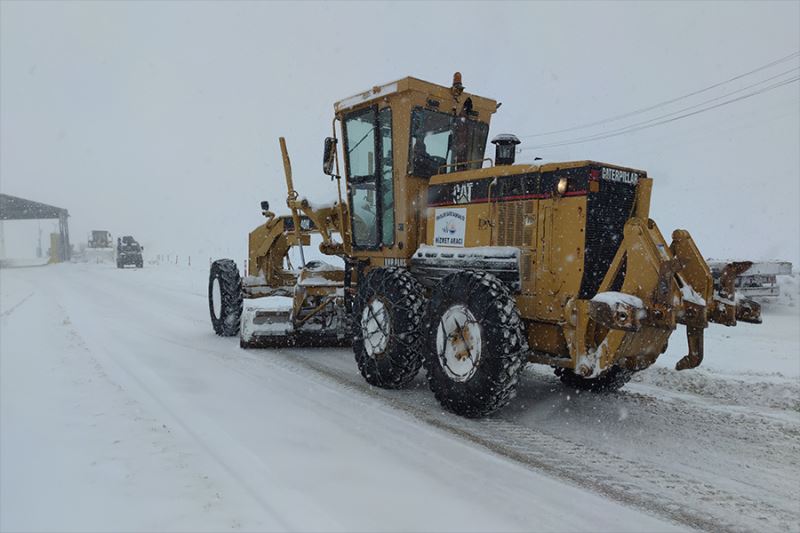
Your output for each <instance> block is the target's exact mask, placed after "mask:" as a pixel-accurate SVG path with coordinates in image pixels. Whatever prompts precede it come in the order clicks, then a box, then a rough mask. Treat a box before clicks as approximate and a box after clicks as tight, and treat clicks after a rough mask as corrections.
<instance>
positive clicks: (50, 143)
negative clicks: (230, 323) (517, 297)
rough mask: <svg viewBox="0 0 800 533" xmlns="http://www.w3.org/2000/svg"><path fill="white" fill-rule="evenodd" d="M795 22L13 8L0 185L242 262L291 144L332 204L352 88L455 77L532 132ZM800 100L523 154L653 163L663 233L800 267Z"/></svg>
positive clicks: (5, 22)
mask: <svg viewBox="0 0 800 533" xmlns="http://www.w3.org/2000/svg"><path fill="white" fill-rule="evenodd" d="M798 20H800V3H797V2H778V3H766V2H759V3H755V2H753V3H722V2H711V3H677V2H668V3H663V4H660V3H652V2H647V3H631V2H624V3H599V2H593V3H565V4H557V5H556V4H546V3H530V4H522V3H510V4H501V3H498V2H493V3H474V2H473V3H464V4H457V3H452V2H448V3H442V4H423V3H404V4H391V3H379V4H366V3H320V4H311V3H305V2H304V3H298V4H295V5H289V4H279V3H245V2H231V3H221V2H220V3H190V2H179V3H167V2H147V3H140V4H134V3H124V2H108V3H96V2H93V3H78V2H70V3H66V2H56V3H47V2H36V3H28V4H23V3H17V2H3V3H2V4H0V35H1V37H0V190H2V192H4V193H7V194H12V195H16V196H22V197H25V198H29V199H33V200H37V201H42V202H46V203H50V204H54V205H57V206H60V207H65V208H67V209H69V212H70V214H71V219H70V229H71V234H72V240H73V243H78V242H80V241H84V240H85V239H86V237H87V234H88V232H89V231H90V230H91V229H107V230H110V231H111V232H112V233H113V234H114V235H115V236H117V235H123V234H132V235H134V236H136V237H137V239H138V240H139V241H140V242H142V243H143V244H144V245H145V247H146V249H147V255H151V256H152V255H153V254H155V253H171V254H175V253H178V254H181V255H188V254H194V255H197V256H200V257H205V256H214V257H219V256H231V257H233V258H235V259H237V260H239V261H241V260H242V259H243V258H244V255H245V251H246V246H247V242H246V241H247V239H246V237H247V232H249V231H250V230H251V229H252V228H253V227H255V226H256V225H257V224H260V223H261V222H262V221H263V218H262V217H261V215H260V210H259V201H260V200H263V199H268V200H270V201H271V204H272V205H273V206H274V207H277V208H279V209H284V210H285V207H284V202H285V186H284V181H283V171H282V166H281V159H280V151H279V147H278V137H279V136H280V135H283V136H285V137H286V138H287V143H288V147H289V151H290V155H291V157H292V163H293V168H294V171H295V184H296V187H297V188H298V189H299V190H300V191H301V194H305V195H307V196H308V197H310V198H312V199H315V200H323V199H328V198H330V199H333V198H334V197H335V187H334V185H333V184H332V183H330V182H329V180H328V178H327V177H325V176H323V175H322V173H321V158H322V156H321V152H322V141H323V138H324V137H325V136H326V135H329V134H330V128H331V119H332V114H333V102H334V101H336V100H339V99H342V98H344V97H347V96H350V95H352V94H355V93H357V92H360V91H363V90H366V89H368V88H370V87H372V86H374V85H377V84H382V83H385V82H388V81H392V80H394V79H397V78H401V77H403V76H407V75H412V76H416V77H419V78H422V79H426V80H429V81H434V82H438V83H441V84H444V85H449V84H450V82H451V79H452V74H453V72H454V71H456V70H458V71H461V72H462V73H463V75H464V84H465V86H466V88H467V90H468V91H469V92H474V93H477V94H480V95H485V96H488V97H492V98H496V99H497V100H499V101H501V102H503V107H502V108H501V109H500V110H499V112H498V113H497V114H496V115H495V117H494V120H493V123H492V127H491V132H490V136H494V135H495V134H497V133H501V132H510V133H515V134H517V135H519V136H524V135H529V134H534V133H538V132H542V131H550V130H557V129H561V128H566V127H570V126H574V125H578V124H584V123H587V122H593V121H595V120H599V119H603V118H605V117H609V116H614V115H618V114H621V113H626V112H628V111H632V110H635V109H639V108H642V107H646V106H648V105H651V104H654V103H657V102H661V101H664V100H668V99H670V98H674V97H676V96H679V95H682V94H685V93H688V92H691V91H694V90H697V89H700V88H703V87H706V86H708V85H711V84H713V83H716V82H718V81H722V80H725V79H728V78H731V77H733V76H735V75H737V74H740V73H743V72H746V71H749V70H752V69H754V68H756V67H759V66H761V65H763V64H766V63H769V62H770V61H773V60H775V59H777V58H780V57H783V56H786V55H788V54H790V53H792V52H795V51H797V50H798V49H800V30H799V29H798ZM797 65H798V60H797V59H796V58H795V59H794V60H793V61H790V62H788V63H783V64H782V65H781V66H780V68H776V69H771V70H769V71H768V72H765V73H763V74H762V75H760V76H755V77H753V78H749V79H747V80H742V82H740V83H738V84H733V85H731V86H729V87H723V88H722V89H723V90H722V91H717V92H714V93H709V94H707V95H706V96H709V97H710V96H716V95H719V94H724V90H733V89H736V88H741V87H743V86H745V85H747V84H748V83H753V82H755V81H758V80H760V79H763V78H765V77H767V76H768V75H774V74H777V73H779V72H781V71H783V70H787V69H791V68H793V67H796V66H797ZM696 101H697V100H694V101H693V102H696ZM799 102H800V98H799V97H798V84H797V83H794V84H790V85H787V86H785V87H781V88H779V89H776V90H774V91H771V92H768V93H765V94H763V95H759V96H755V97H753V98H749V99H746V100H743V101H741V102H737V103H735V104H731V105H728V106H724V107H721V108H719V109H716V110H713V111H710V112H707V113H702V114H700V115H698V116H695V117H691V118H687V119H685V120H680V121H677V122H674V123H672V124H667V125H664V126H659V127H655V128H652V129H649V130H644V131H641V132H637V133H632V134H628V135H623V136H619V137H615V138H611V139H607V140H602V141H596V142H590V143H585V144H576V145H571V146H565V147H557V148H552V149H550V150H544V149H542V150H540V151H532V150H529V151H525V152H523V153H522V154H521V159H522V160H523V161H525V160H527V161H532V159H533V157H535V156H541V157H543V158H544V159H546V160H549V161H554V160H571V159H596V160H601V161H607V162H611V163H618V164H623V165H627V166H633V167H637V168H641V169H645V170H647V171H648V172H649V174H650V175H651V176H652V177H654V178H655V180H656V181H655V188H654V192H653V203H652V209H651V216H652V217H653V218H654V219H655V220H656V221H657V222H658V223H659V225H660V227H661V229H662V231H663V232H664V233H665V234H666V235H667V237H668V234H669V233H670V232H671V231H672V230H673V229H674V228H678V227H680V228H686V229H689V230H690V231H691V232H692V234H693V236H694V238H695V240H696V241H697V243H698V245H699V247H700V249H701V251H702V252H703V253H704V255H706V256H713V257H719V258H723V257H741V258H753V259H773V258H783V259H788V260H791V261H793V262H795V264H797V263H798V260H799V259H800V244H799V243H798V235H799V234H800V231H798V230H799V229H800V217H799V215H798V202H799V201H800V188H798V182H799V181H800V179H799V178H800V152H799V149H798V146H800V118H798V116H799V115H800V111H799V106H798V103H799ZM690 103H691V102H690ZM674 109H675V107H673V108H669V109H665V110H664V111H670V110H674ZM639 118H640V119H641V118H642V117H639ZM644 118H647V117H644ZM622 125H624V122H620V123H612V124H610V125H607V126H605V127H604V128H599V129H594V130H585V131H576V132H570V133H565V134H563V135H561V136H553V137H547V138H543V139H542V138H534V139H523V140H524V144H523V145H522V147H525V146H531V145H533V141H537V142H538V141H549V140H560V139H565V138H566V139H569V138H574V137H580V136H583V135H586V134H590V133H594V132H597V131H604V130H609V129H615V128H617V127H620V126H622ZM487 155H490V156H491V155H493V154H492V153H487ZM32 246H35V244H32Z"/></svg>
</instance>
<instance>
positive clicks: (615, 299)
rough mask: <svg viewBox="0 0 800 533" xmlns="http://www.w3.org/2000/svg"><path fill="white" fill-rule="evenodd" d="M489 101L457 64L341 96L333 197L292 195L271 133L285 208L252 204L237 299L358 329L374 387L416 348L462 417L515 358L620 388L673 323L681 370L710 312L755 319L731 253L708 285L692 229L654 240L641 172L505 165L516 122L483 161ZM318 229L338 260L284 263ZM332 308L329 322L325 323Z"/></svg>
mask: <svg viewBox="0 0 800 533" xmlns="http://www.w3.org/2000/svg"><path fill="white" fill-rule="evenodd" d="M498 107H499V104H498V103H497V102H495V101H494V100H491V99H488V98H483V97H480V96H477V95H473V94H468V93H466V92H465V91H464V87H463V85H462V82H461V76H460V74H458V73H457V74H456V76H455V77H454V81H453V85H452V86H451V87H444V86H440V85H436V84H432V83H428V82H424V81H421V80H417V79H415V78H404V79H402V80H399V81H397V82H393V83H390V84H387V85H383V86H376V87H374V88H373V89H371V90H370V91H366V92H364V93H361V94H359V95H356V96H354V97H352V98H348V99H345V100H342V101H340V102H337V103H336V104H335V105H334V110H335V118H334V120H333V127H332V129H333V137H330V138H328V139H326V143H325V153H324V164H323V168H324V171H325V172H326V173H327V174H328V175H330V176H331V178H332V179H336V180H337V187H338V201H337V202H335V203H334V204H332V205H330V206H322V207H318V206H314V205H313V204H311V203H310V202H309V201H307V200H306V199H303V198H301V197H300V196H299V194H298V193H297V192H296V191H295V189H294V184H293V177H292V169H291V162H290V159H289V156H288V152H287V149H286V143H285V140H284V139H283V138H281V139H280V145H281V152H282V156H283V162H284V170H285V179H286V184H287V192H288V194H287V207H288V208H289V211H290V213H291V214H290V215H289V216H282V217H278V216H276V215H275V214H274V213H273V212H271V211H269V207H268V205H266V204H262V210H263V213H264V215H265V217H266V218H267V221H266V223H265V224H263V225H262V226H260V227H258V228H256V229H255V230H254V231H253V232H252V233H251V234H250V240H249V250H250V257H249V266H248V276H247V277H246V278H245V280H244V284H243V289H242V294H243V296H244V297H245V298H246V299H248V300H251V301H252V300H255V299H258V298H260V297H263V296H275V295H283V296H291V297H293V301H292V305H291V309H289V308H286V309H285V310H284V311H281V312H279V313H277V314H275V312H274V311H262V312H261V315H260V316H262V317H267V316H273V317H275V316H281V317H283V318H284V319H285V320H287V321H288V322H291V328H290V329H291V332H290V333H291V336H293V338H294V339H295V340H297V339H298V338H302V337H303V336H304V335H306V334H309V335H313V334H314V331H315V330H313V328H312V330H310V331H308V332H306V331H304V328H305V327H306V326H307V324H308V323H311V322H313V321H314V320H317V322H318V323H316V326H315V327H317V330H316V331H319V330H320V328H321V329H322V330H325V328H326V327H331V328H334V329H335V331H326V335H322V336H321V337H320V338H325V339H328V340H330V339H331V338H334V337H335V338H336V339H337V340H338V341H344V342H347V341H350V340H352V342H353V346H354V350H355V353H356V360H357V362H358V364H359V368H360V370H361V372H362V374H363V375H364V377H365V379H367V381H369V382H370V383H372V384H375V385H378V386H386V387H397V386H402V385H404V384H405V383H408V382H409V381H410V380H411V379H412V378H413V376H414V375H415V374H416V372H417V370H418V369H419V368H420V365H421V364H422V363H423V362H425V365H426V368H427V371H428V380H429V383H430V385H431V388H432V389H433V390H434V392H435V393H436V396H437V398H439V400H440V401H441V402H442V403H443V405H445V406H446V407H448V408H449V409H451V410H453V411H455V412H457V413H459V414H464V415H467V416H480V415H484V414H487V413H489V412H491V411H493V410H495V409H497V408H499V407H501V406H502V405H504V404H505V403H507V401H508V400H509V399H510V398H511V397H512V396H513V392H514V386H515V384H516V379H517V376H518V374H519V371H520V370H521V368H522V366H524V363H525V362H534V363H543V364H547V365H550V366H552V367H554V368H555V369H556V373H557V374H558V375H559V376H560V377H561V379H562V381H565V383H567V384H569V385H574V386H576V387H579V388H586V389H589V390H606V389H614V388H618V387H619V386H621V385H622V384H624V383H625V381H627V379H629V377H630V375H631V374H632V373H633V372H635V371H638V370H642V369H644V368H646V367H648V366H650V365H651V364H652V363H653V362H654V361H655V360H656V358H657V357H658V356H659V355H660V354H661V353H663V352H664V351H665V350H666V347H667V341H668V339H669V337H670V335H671V333H672V331H674V330H675V329H676V325H677V324H684V325H685V326H686V331H687V341H688V348H689V352H688V355H687V356H686V357H684V358H683V359H681V360H680V361H679V362H678V364H677V365H676V368H677V369H679V370H682V369H687V368H694V367H696V366H698V365H699V364H700V363H701V361H702V359H703V331H704V329H705V328H706V327H707V326H708V324H709V322H717V323H721V324H724V325H728V326H732V325H735V324H736V322H737V319H738V320H742V321H747V322H754V323H758V322H760V309H759V308H758V304H756V303H755V302H752V301H740V302H738V303H737V302H736V301H735V300H734V298H733V281H734V279H735V276H736V273H737V272H738V271H740V270H741V269H742V268H743V267H742V264H731V265H729V266H728V267H727V269H726V272H725V273H723V275H722V276H721V277H720V281H719V283H718V285H717V286H715V285H714V279H713V278H712V275H711V271H710V269H709V267H708V265H707V264H706V262H705V261H704V259H703V257H702V255H701V254H700V252H699V250H698V248H697V246H696V245H695V243H694V241H693V240H692V238H691V236H690V235H689V233H688V232H687V231H685V230H676V231H675V232H673V234H672V242H671V243H667V242H666V240H665V239H664V237H663V235H662V234H661V232H660V230H659V229H658V227H657V225H656V223H655V222H654V221H653V220H652V219H650V196H651V192H652V185H653V180H652V178H650V177H648V176H647V174H646V172H644V171H641V170H636V169H632V168H628V167H621V166H617V165H610V164H606V163H600V162H595V161H574V162H565V163H549V164H542V165H529V164H514V161H513V160H514V155H513V147H514V146H515V144H516V143H518V142H519V141H517V140H516V138H514V137H513V136H502V137H498V138H497V139H496V142H497V144H498V153H497V157H496V158H495V161H492V160H491V159H488V161H489V162H490V163H492V164H491V166H488V167H484V163H485V162H486V161H487V160H486V159H484V157H483V155H484V154H483V151H484V149H485V146H486V140H487V135H488V129H489V123H490V120H491V115H492V114H493V113H494V112H496V111H497V108H498ZM337 122H339V124H340V129H341V132H342V139H343V142H342V143H341V144H342V146H341V148H342V155H343V157H344V165H343V168H344V177H345V181H346V185H347V188H346V200H345V199H343V195H342V188H341V174H340V164H339V152H338V150H337V147H338V146H339V144H340V143H339V138H338V137H337V128H336V123H337ZM445 141H446V151H442V149H443V148H444V147H445V144H444V143H445ZM493 142H495V141H493ZM365 143H366V144H365ZM509 146H510V147H511V148H512V150H511V151H509V149H508V148H509ZM501 149H502V150H501ZM437 150H438V151H439V152H438V153H439V154H442V155H443V157H442V156H437V155H435V154H436V153H437ZM429 151H431V152H434V154H433V155H431V154H429V153H428V152H429ZM313 233H318V234H319V235H321V239H322V243H321V244H320V246H319V249H320V251H321V252H322V253H323V254H326V255H334V256H338V257H340V258H342V259H343V260H344V263H345V268H344V270H343V271H342V270H337V269H332V268H321V267H320V266H319V265H314V266H313V268H311V269H310V271H313V272H314V273H313V274H309V273H308V272H306V271H305V270H302V269H301V270H300V271H294V270H292V269H291V268H287V264H286V258H287V254H288V250H289V249H290V248H291V247H292V246H299V247H300V248H301V251H302V247H303V246H308V245H309V244H310V242H311V238H310V236H311V234H313ZM335 235H338V240H336V239H335V238H334V236H335ZM303 262H304V259H303ZM213 282H214V279H212V280H210V284H209V289H210V290H211V287H212V283H213ZM447 291H450V293H449V294H448V293H447ZM473 293H474V294H473ZM481 307H482V308H481ZM247 309H248V308H247V307H246V309H245V311H246V314H247ZM250 313H251V314H250V315H248V316H247V319H248V320H257V319H258V316H259V311H258V310H257V308H253V309H251V311H250ZM270 313H272V315H270ZM326 315H328V316H335V317H336V319H335V320H333V319H327V321H325V320H323V321H322V322H319V319H320V317H324V316H326ZM381 317H383V318H381ZM214 318H215V314H214V307H213V305H212V320H214ZM312 319H313V320H312ZM243 320H244V318H243ZM265 320H267V322H269V326H270V327H269V328H268V329H269V331H268V332H267V333H268V334H267V337H268V338H272V337H271V336H272V335H273V334H274V328H272V326H273V325H274V324H273V322H272V321H271V319H265ZM382 321H383V322H382ZM215 327H216V326H215ZM278 331H279V332H280V331H281V330H280V328H278ZM218 332H219V331H218ZM287 335H288V333H287ZM283 337H284V335H278V338H280V339H283ZM498 339H504V340H502V341H500V340H498ZM244 344H246V343H243V345H244ZM484 351H485V353H484ZM492 372H494V374H492ZM481 387H483V389H481ZM487 387H488V389H490V390H491V391H492V392H491V393H490V394H489V393H486V389H487ZM476 397H479V398H482V399H479V400H476V399H475V398H476Z"/></svg>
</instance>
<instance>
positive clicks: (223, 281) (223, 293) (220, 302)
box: [208, 259, 242, 337]
mask: <svg viewBox="0 0 800 533" xmlns="http://www.w3.org/2000/svg"><path fill="white" fill-rule="evenodd" d="M208 308H209V311H210V313H211V325H212V326H213V327H214V332H215V333H216V334H217V335H219V336H221V337H233V336H235V335H238V334H239V322H240V321H241V317H242V278H241V277H240V276H239V269H238V268H237V267H236V263H234V262H233V261H232V260H231V259H218V260H216V261H214V262H213V263H212V264H211V272H210V273H209V276H208Z"/></svg>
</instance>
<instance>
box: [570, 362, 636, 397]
mask: <svg viewBox="0 0 800 533" xmlns="http://www.w3.org/2000/svg"><path fill="white" fill-rule="evenodd" d="M555 372H556V376H558V379H560V380H561V383H563V384H564V385H565V386H566V387H569V388H571V389H576V390H582V391H589V392H614V391H617V390H619V389H621V388H622V387H624V386H625V384H626V383H627V382H629V381H630V380H631V377H633V371H631V370H627V369H625V368H621V367H618V366H616V365H615V366H612V367H611V368H609V369H608V370H605V371H604V372H603V373H601V374H600V375H599V376H597V377H594V378H585V377H583V376H580V375H578V374H576V373H575V372H574V371H573V370H572V369H570V368H556V371H555Z"/></svg>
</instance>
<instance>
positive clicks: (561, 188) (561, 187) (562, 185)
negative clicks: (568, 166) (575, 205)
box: [556, 178, 567, 196]
mask: <svg viewBox="0 0 800 533" xmlns="http://www.w3.org/2000/svg"><path fill="white" fill-rule="evenodd" d="M556 191H557V192H558V195H559V196H564V193H565V192H567V178H561V179H560V180H558V185H556Z"/></svg>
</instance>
